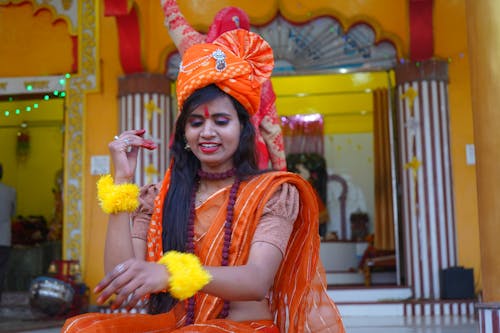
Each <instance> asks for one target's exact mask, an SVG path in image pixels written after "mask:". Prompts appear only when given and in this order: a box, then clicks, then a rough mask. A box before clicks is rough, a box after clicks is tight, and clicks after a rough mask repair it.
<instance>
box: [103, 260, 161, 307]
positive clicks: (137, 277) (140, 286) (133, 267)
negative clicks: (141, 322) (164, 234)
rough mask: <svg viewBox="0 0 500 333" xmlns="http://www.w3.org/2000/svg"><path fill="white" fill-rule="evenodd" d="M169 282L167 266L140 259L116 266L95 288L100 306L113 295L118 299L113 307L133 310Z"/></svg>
mask: <svg viewBox="0 0 500 333" xmlns="http://www.w3.org/2000/svg"><path fill="white" fill-rule="evenodd" d="M168 280H169V275H168V272H167V270H166V268H165V266H163V265H160V264H157V263H152V262H146V261H144V260H140V259H129V260H127V261H124V262H122V263H121V264H118V265H116V267H115V268H114V269H113V270H112V271H111V272H110V273H108V274H107V275H106V276H105V277H104V279H102V280H101V282H99V284H98V285H97V286H96V287H95V289H94V292H95V293H100V295H99V297H98V298H97V303H98V304H103V303H104V302H106V301H107V300H108V299H109V298H110V297H111V296H112V295H113V294H116V297H115V299H114V301H113V304H112V305H111V307H112V308H113V309H116V308H118V307H120V306H125V307H127V308H133V307H134V306H135V305H136V304H137V302H138V301H139V300H141V299H142V298H143V297H144V296H145V295H147V294H150V293H155V292H159V291H161V290H163V289H166V288H167V284H168Z"/></svg>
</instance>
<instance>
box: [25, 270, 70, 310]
mask: <svg viewBox="0 0 500 333" xmlns="http://www.w3.org/2000/svg"><path fill="white" fill-rule="evenodd" d="M74 295H75V291H74V289H73V287H72V286H71V284H69V283H67V282H64V281H62V280H59V279H55V278H52V277H47V276H39V277H37V278H35V279H34V280H33V281H32V282H31V286H30V305H31V306H32V307H34V308H36V309H38V310H40V311H42V312H43V313H45V314H47V315H49V316H58V315H63V314H65V313H66V312H67V311H68V310H69V309H70V308H71V305H72V304H73V297H74Z"/></svg>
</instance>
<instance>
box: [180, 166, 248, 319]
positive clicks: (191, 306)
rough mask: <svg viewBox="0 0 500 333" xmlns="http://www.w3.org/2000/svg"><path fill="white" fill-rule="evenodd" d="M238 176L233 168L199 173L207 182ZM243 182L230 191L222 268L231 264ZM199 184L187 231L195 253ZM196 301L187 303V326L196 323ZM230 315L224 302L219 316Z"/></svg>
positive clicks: (191, 248)
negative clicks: (236, 215) (230, 254)
mask: <svg viewBox="0 0 500 333" xmlns="http://www.w3.org/2000/svg"><path fill="white" fill-rule="evenodd" d="M235 175H236V169H235V168H233V169H231V170H229V171H226V172H223V173H209V172H205V171H202V170H199V171H198V176H199V177H200V179H207V180H223V179H227V178H230V177H233V176H235ZM240 183H241V180H240V179H239V178H238V177H237V178H236V179H235V180H234V183H233V185H232V186H231V190H230V191H229V202H228V204H227V210H226V221H225V223H224V245H223V247H222V260H221V266H227V265H228V264H229V248H230V246H231V232H232V231H231V226H232V223H233V215H234V204H235V203H236V193H237V192H238V188H239V186H240ZM198 187H199V182H196V183H195V185H194V186H193V192H192V194H191V205H190V212H189V220H188V230H187V249H186V250H187V252H189V253H194V219H195V209H196V202H195V201H196V192H197V191H198ZM195 305H196V300H195V296H193V297H191V298H189V299H188V301H187V309H186V312H187V314H186V325H191V324H193V323H194V310H195ZM228 314H229V301H226V300H224V305H223V307H222V311H221V312H220V314H219V316H218V317H219V318H226V317H227V315H228Z"/></svg>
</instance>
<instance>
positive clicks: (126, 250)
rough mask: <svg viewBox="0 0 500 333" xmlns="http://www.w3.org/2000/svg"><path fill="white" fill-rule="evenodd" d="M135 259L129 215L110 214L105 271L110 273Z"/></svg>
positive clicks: (105, 251)
mask: <svg viewBox="0 0 500 333" xmlns="http://www.w3.org/2000/svg"><path fill="white" fill-rule="evenodd" d="M133 257H134V250H133V247H132V238H131V234H130V218H129V213H127V212H123V213H118V214H110V215H109V220H108V229H107V231H106V243H105V247H104V271H105V272H106V273H109V272H110V271H111V270H113V268H114V267H115V266H116V265H118V264H119V263H121V262H124V261H125V260H127V259H130V258H133Z"/></svg>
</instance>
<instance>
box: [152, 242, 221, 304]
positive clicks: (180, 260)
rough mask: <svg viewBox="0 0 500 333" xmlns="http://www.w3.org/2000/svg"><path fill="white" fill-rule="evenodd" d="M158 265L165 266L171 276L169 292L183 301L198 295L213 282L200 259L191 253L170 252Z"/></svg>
mask: <svg viewBox="0 0 500 333" xmlns="http://www.w3.org/2000/svg"><path fill="white" fill-rule="evenodd" d="M158 263H159V264H161V265H164V266H165V267H166V268H167V270H168V272H169V274H170V279H169V281H168V284H169V290H168V291H169V292H170V294H171V295H172V296H173V297H175V298H177V299H179V300H181V301H182V300H184V299H187V298H189V297H191V296H193V295H194V294H196V293H197V292H198V290H200V289H201V288H203V287H204V286H206V285H207V284H208V283H209V282H210V281H211V280H212V275H210V273H209V272H208V271H206V270H205V269H204V268H203V266H202V265H201V263H200V259H198V257H197V256H195V255H194V254H191V253H181V252H177V251H168V252H167V253H165V254H164V255H163V257H161V259H160V260H158Z"/></svg>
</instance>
